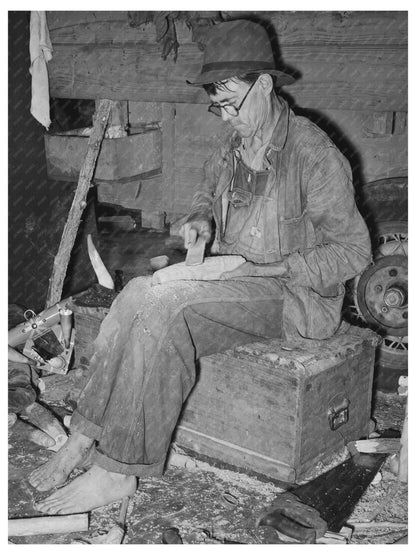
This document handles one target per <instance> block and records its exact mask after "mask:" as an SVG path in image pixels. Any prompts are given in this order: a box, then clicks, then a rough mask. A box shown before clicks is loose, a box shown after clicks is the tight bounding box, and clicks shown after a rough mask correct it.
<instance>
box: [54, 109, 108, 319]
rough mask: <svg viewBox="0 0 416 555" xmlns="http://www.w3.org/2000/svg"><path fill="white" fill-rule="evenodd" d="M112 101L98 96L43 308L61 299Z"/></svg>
mask: <svg viewBox="0 0 416 555" xmlns="http://www.w3.org/2000/svg"><path fill="white" fill-rule="evenodd" d="M112 104H113V102H112V101H111V100H100V101H99V104H98V108H97V111H96V113H95V117H94V125H93V128H92V132H91V135H90V137H89V140H88V147H87V153H86V156H85V160H84V163H83V165H82V168H81V172H80V174H79V178H78V185H77V188H76V191H75V195H74V199H73V201H72V205H71V208H70V210H69V214H68V219H67V221H66V223H65V227H64V230H63V232H62V237H61V242H60V244H59V249H58V253H57V255H56V256H55V260H54V263H53V269H52V275H51V277H50V279H49V288H48V295H47V298H46V308H48V307H50V306H52V305H54V304H56V303H57V302H58V301H60V300H61V296H62V289H63V285H64V280H65V276H66V271H67V268H68V264H69V259H70V256H71V251H72V247H73V246H74V243H75V239H76V236H77V231H78V227H79V223H80V221H81V216H82V212H83V211H84V208H85V206H86V199H87V194H88V189H89V188H90V185H91V180H92V178H93V175H94V170H95V166H96V163H97V158H98V154H99V152H100V148H101V143H102V141H103V139H104V133H105V130H106V128H107V123H108V118H109V115H110V110H111V106H112Z"/></svg>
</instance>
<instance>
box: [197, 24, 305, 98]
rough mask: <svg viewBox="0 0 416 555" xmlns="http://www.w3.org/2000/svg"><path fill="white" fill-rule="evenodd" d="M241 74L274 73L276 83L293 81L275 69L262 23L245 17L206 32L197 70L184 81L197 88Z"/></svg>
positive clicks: (270, 47)
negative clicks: (202, 58) (196, 73)
mask: <svg viewBox="0 0 416 555" xmlns="http://www.w3.org/2000/svg"><path fill="white" fill-rule="evenodd" d="M245 73H269V74H271V75H274V76H275V82H276V86H281V85H290V84H291V83H293V82H294V81H295V79H294V77H292V76H291V75H288V74H287V73H284V72H283V71H281V70H279V69H277V67H276V63H275V61H274V56H273V52H272V46H271V43H270V39H269V36H268V34H267V31H266V29H265V28H264V27H263V26H262V25H260V24H259V23H254V22H253V21H249V20H245V19H239V20H234V21H226V22H224V23H218V24H217V25H214V26H213V27H212V28H210V30H209V31H208V32H207V34H206V45H205V49H204V61H203V65H202V68H201V72H200V74H199V76H197V78H196V79H195V80H194V81H187V83H188V85H194V86H198V87H200V86H202V85H206V84H208V83H217V82H219V81H225V80H227V79H230V78H231V77H235V76H237V75H243V74H245Z"/></svg>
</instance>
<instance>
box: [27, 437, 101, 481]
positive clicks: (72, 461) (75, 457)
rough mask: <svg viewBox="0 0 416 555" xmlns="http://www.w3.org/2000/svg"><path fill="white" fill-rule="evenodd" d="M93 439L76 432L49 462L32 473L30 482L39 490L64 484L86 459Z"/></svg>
mask: <svg viewBox="0 0 416 555" xmlns="http://www.w3.org/2000/svg"><path fill="white" fill-rule="evenodd" d="M93 441H94V440H92V439H90V438H89V437H86V436H84V435H82V434H79V433H77V432H75V433H74V434H73V435H71V436H70V437H69V439H68V441H67V442H66V443H65V444H64V445H63V446H62V447H61V449H60V450H59V451H58V452H57V453H55V454H54V455H53V457H52V458H51V459H50V460H49V461H48V462H46V463H45V464H43V465H42V466H39V468H36V469H35V470H34V471H33V472H32V473H31V474H30V476H29V483H30V484H31V485H32V486H33V487H34V488H36V489H37V490H39V491H48V490H50V489H52V488H54V487H56V486H60V485H62V484H64V483H65V482H66V480H67V479H68V476H69V475H70V474H71V472H72V471H73V470H74V468H76V467H77V466H78V465H79V464H80V463H81V462H82V461H83V460H84V459H85V457H86V456H87V454H88V451H89V449H90V447H91V445H92V444H93Z"/></svg>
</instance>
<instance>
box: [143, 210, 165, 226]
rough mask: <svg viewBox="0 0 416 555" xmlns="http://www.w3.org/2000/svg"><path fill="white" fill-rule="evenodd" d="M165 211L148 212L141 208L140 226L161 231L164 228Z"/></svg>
mask: <svg viewBox="0 0 416 555" xmlns="http://www.w3.org/2000/svg"><path fill="white" fill-rule="evenodd" d="M165 219H166V214H165V212H149V211H147V210H142V227H144V228H151V229H157V230H158V231H163V230H164V229H165Z"/></svg>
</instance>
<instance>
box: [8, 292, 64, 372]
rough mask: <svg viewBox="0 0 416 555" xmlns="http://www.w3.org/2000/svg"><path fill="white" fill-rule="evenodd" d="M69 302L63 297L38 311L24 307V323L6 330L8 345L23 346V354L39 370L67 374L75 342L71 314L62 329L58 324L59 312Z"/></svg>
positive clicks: (59, 323) (59, 322)
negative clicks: (37, 312) (36, 312)
mask: <svg viewBox="0 0 416 555" xmlns="http://www.w3.org/2000/svg"><path fill="white" fill-rule="evenodd" d="M68 303H69V299H63V300H62V301H60V302H59V303H56V304H55V305H53V306H51V307H50V308H47V309H45V310H43V311H42V312H40V313H39V314H35V313H34V312H33V310H27V311H26V312H25V322H22V323H21V324H19V325H18V326H16V327H15V328H12V329H11V330H9V332H8V344H9V346H10V347H16V346H18V345H24V348H23V354H24V355H25V356H27V357H28V358H30V359H31V360H32V361H34V362H35V363H36V364H37V366H38V367H39V369H40V370H42V371H46V372H52V373H55V374H66V373H67V372H68V370H69V365H70V362H71V357H72V351H73V348H74V341H75V330H74V329H73V328H72V322H71V321H72V317H69V318H70V319H69V318H68V317H67V316H64V318H65V319H66V320H65V323H64V324H65V326H64V328H65V329H64V328H63V327H62V325H61V312H62V311H67V308H68ZM70 320H71V321H70ZM67 345H68V346H67Z"/></svg>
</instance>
